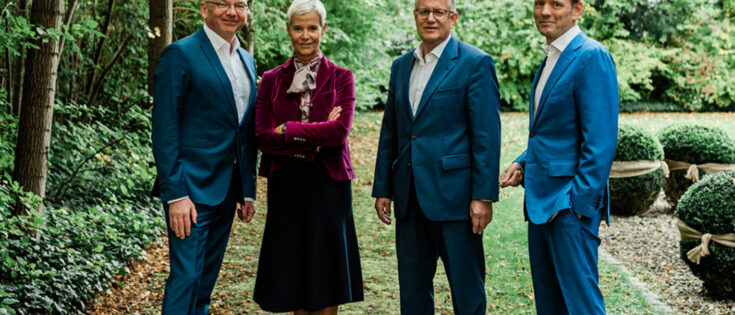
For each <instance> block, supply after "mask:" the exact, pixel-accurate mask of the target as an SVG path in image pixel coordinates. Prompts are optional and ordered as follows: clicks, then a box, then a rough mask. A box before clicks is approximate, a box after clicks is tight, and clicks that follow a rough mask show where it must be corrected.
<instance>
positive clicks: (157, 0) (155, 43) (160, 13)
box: [148, 0, 174, 95]
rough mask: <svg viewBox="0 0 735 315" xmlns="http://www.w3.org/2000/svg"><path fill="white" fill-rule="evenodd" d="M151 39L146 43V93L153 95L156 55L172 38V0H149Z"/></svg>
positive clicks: (157, 55) (158, 55) (156, 64)
mask: <svg viewBox="0 0 735 315" xmlns="http://www.w3.org/2000/svg"><path fill="white" fill-rule="evenodd" d="M149 3H150V10H149V12H150V19H149V20H148V26H149V27H150V29H151V34H152V36H151V39H150V42H149V43H148V93H149V94H150V95H153V83H154V82H153V81H154V73H155V72H156V67H157V66H158V57H160V56H161V53H162V52H163V49H164V48H166V46H168V44H171V41H172V40H173V21H174V18H173V16H174V5H173V0H149Z"/></svg>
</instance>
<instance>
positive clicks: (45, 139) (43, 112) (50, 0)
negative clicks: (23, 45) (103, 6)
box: [13, 0, 63, 215]
mask: <svg viewBox="0 0 735 315" xmlns="http://www.w3.org/2000/svg"><path fill="white" fill-rule="evenodd" d="M62 5H63V0H34V1H33V3H32V5H31V23H33V24H34V25H40V26H42V27H44V28H46V29H59V28H60V27H61V9H62ZM34 44H35V45H37V46H38V47H39V49H30V50H29V51H28V58H27V59H26V63H25V80H24V82H23V102H22V109H23V110H22V111H21V115H20V121H19V123H18V138H17V147H16V149H15V169H14V173H13V178H14V179H15V180H16V181H17V182H18V183H19V184H20V185H21V186H22V187H23V189H25V190H26V191H30V192H33V193H35V194H37V195H39V196H41V197H42V198H44V197H45V196H46V179H47V174H46V173H47V169H48V153H49V143H50V140H51V121H52V118H53V114H54V95H55V93H56V73H57V70H58V67H59V42H58V40H56V39H54V38H46V40H42V39H37V40H35V43H34ZM27 210H28V209H25V207H24V206H23V205H22V204H21V203H20V202H19V203H18V204H17V205H16V207H15V213H14V214H16V215H18V214H24V213H26V212H27Z"/></svg>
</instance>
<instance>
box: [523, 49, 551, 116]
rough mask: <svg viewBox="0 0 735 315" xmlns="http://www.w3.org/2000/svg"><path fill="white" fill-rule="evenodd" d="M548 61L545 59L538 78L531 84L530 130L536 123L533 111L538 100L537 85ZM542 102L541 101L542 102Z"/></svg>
mask: <svg viewBox="0 0 735 315" xmlns="http://www.w3.org/2000/svg"><path fill="white" fill-rule="evenodd" d="M546 59H547V58H544V61H543V62H542V63H541V66H540V67H539V68H538V71H536V76H535V77H534V78H533V84H531V106H529V107H528V108H529V110H528V112H529V113H530V114H531V117H530V120H531V121H530V123H529V124H528V129H529V130H530V129H531V127H533V126H532V125H533V122H534V118H535V117H533V116H534V110H533V101H534V100H535V99H536V85H538V79H539V78H540V77H541V72H543V71H544V66H545V65H546ZM540 101H541V100H539V102H540Z"/></svg>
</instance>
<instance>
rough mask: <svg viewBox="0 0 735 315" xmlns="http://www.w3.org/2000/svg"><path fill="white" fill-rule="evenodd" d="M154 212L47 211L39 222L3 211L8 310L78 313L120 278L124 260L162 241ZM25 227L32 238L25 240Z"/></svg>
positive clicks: (1, 247)
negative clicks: (87, 302)
mask: <svg viewBox="0 0 735 315" xmlns="http://www.w3.org/2000/svg"><path fill="white" fill-rule="evenodd" d="M9 186H10V185H9V182H8V179H7V178H6V179H4V181H3V183H2V184H1V185H0V199H3V200H14V198H15V197H14V196H13V193H14V192H13V190H11V189H8V187H9ZM12 204H13V203H10V205H12ZM4 205H7V204H5V203H4ZM158 208H160V207H158ZM158 208H155V207H153V208H149V207H140V206H133V205H125V206H116V205H108V206H106V207H103V206H90V207H88V208H78V209H74V210H70V209H66V208H59V209H53V208H50V209H46V211H45V214H44V215H43V216H41V215H39V214H38V213H37V212H34V213H33V214H32V215H29V216H24V217H10V209H9V208H8V207H7V206H3V207H2V208H1V209H0V259H1V260H0V279H2V280H1V281H0V292H2V293H4V294H5V295H7V299H10V301H17V302H15V303H12V304H10V305H9V307H10V308H13V309H14V310H15V312H17V313H18V314H41V313H44V314H45V313H51V314H66V313H72V312H81V311H82V310H83V309H84V307H85V305H84V302H85V301H87V300H89V299H91V298H93V297H94V296H95V294H97V293H98V292H101V291H103V290H105V289H106V288H107V286H108V285H109V282H110V281H111V280H112V279H113V277H114V276H115V275H116V274H119V273H124V267H125V264H126V263H127V261H128V260H129V259H130V257H135V256H138V255H141V254H143V248H144V247H145V246H147V245H150V244H152V243H154V242H156V241H157V239H158V237H159V236H160V235H162V233H163V226H164V223H163V214H162V213H161V211H160V210H159V209H158ZM29 227H30V228H32V229H33V230H34V231H35V232H36V234H37V236H36V237H29V236H27V235H26V234H25V232H24V231H25V229H27V228H29ZM0 294H1V293H0Z"/></svg>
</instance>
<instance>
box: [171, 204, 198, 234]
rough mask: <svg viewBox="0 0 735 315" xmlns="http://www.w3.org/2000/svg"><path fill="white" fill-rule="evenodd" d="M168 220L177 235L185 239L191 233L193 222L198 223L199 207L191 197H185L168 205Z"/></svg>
mask: <svg viewBox="0 0 735 315" xmlns="http://www.w3.org/2000/svg"><path fill="white" fill-rule="evenodd" d="M168 221H169V225H170V226H171V231H173V232H174V234H176V237H178V238H180V239H182V240H183V239H185V238H186V237H187V236H189V235H190V234H191V223H192V222H194V224H196V223H197V209H196V207H195V206H194V203H192V202H191V199H189V198H188V197H187V198H184V199H181V200H179V201H176V202H174V203H171V204H170V205H168Z"/></svg>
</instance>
